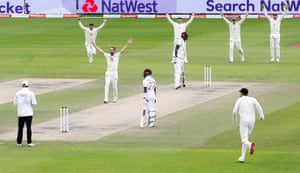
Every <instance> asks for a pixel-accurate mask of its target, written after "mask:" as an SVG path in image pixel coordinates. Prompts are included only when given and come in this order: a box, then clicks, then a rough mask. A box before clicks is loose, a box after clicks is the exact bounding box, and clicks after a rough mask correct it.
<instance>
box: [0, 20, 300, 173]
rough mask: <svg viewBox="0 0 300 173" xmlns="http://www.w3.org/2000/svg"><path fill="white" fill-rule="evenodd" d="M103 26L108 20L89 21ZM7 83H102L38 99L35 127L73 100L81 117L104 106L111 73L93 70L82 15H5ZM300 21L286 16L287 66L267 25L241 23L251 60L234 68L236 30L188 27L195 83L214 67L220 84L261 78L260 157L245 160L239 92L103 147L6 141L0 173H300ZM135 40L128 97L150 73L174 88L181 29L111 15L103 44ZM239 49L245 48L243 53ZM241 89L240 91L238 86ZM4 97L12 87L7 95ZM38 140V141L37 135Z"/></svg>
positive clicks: (4, 118)
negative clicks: (273, 48)
mask: <svg viewBox="0 0 300 173" xmlns="http://www.w3.org/2000/svg"><path fill="white" fill-rule="evenodd" d="M82 21H83V23H84V24H85V25H87V24H88V23H89V22H91V21H93V22H94V23H95V24H96V25H98V24H100V23H101V22H102V20H101V19H82ZM0 26H1V28H0V31H2V34H1V35H0V59H1V61H0V81H6V80H11V79H16V78H26V77H44V78H97V79H98V80H97V81H96V82H92V83H89V84H86V85H84V86H80V87H76V88H73V89H68V90H62V91H59V92H54V93H48V94H43V95H41V96H38V101H39V105H38V106H37V107H36V115H37V116H36V117H35V120H34V123H38V122H42V121H46V120H49V119H52V118H54V117H57V107H59V106H60V105H62V104H67V105H69V106H70V107H71V109H72V110H73V111H79V110H82V109H85V108H88V107H93V106H96V105H99V104H101V103H102V98H103V83H104V82H103V77H104V72H105V68H106V63H105V61H104V58H103V57H102V56H100V55H99V54H98V55H97V57H96V60H95V63H94V64H88V62H87V57H86V53H85V47H84V35H83V31H82V30H81V29H80V28H79V26H78V24H77V20H76V19H1V20H0ZM299 26H300V20H299V19H284V20H283V22H282V28H281V52H282V55H281V57H282V58H281V62H280V63H279V64H271V63H269V24H268V22H267V20H266V19H259V20H257V19H249V20H247V21H245V23H244V24H243V25H242V43H243V48H244V51H245V57H246V63H241V62H240V61H239V58H238V54H236V56H235V57H236V58H235V60H236V61H235V63H233V64H229V63H228V41H229V40H228V39H229V38H228V37H229V35H228V27H227V25H226V23H225V22H224V21H223V20H217V19H207V20H204V19H195V21H194V22H193V23H192V24H191V25H190V26H189V28H188V32H189V33H190V38H189V41H188V55H189V64H187V65H186V66H185V70H186V73H187V79H188V80H197V81H199V80H202V75H203V73H202V71H203V69H202V68H203V65H204V64H212V67H213V81H216V80H217V81H234V82H237V81H240V82H258V83H259V84H258V85H256V86H255V87H253V88H250V92H251V93H250V95H253V96H255V97H257V98H258V100H259V101H260V102H261V103H262V105H263V108H264V110H265V113H266V120H265V121H264V122H257V124H256V128H255V131H254V132H253V136H252V138H253V139H254V140H255V141H256V142H257V151H256V153H255V155H254V156H251V157H247V162H246V163H245V164H238V163H237V162H236V159H237V158H238V156H239V154H240V142H239V135H238V130H237V128H236V127H234V126H232V125H231V117H230V115H231V113H230V112H231V109H232V106H233V104H234V101H235V99H236V98H237V97H238V94H237V93H232V94H230V95H227V96H224V97H222V98H220V99H217V100H213V101H210V102H207V103H204V104H200V105H196V106H194V107H191V108H188V109H185V110H182V111H179V112H177V113H174V114H171V115H169V116H166V117H164V118H162V119H159V121H158V125H159V126H158V128H156V129H145V130H140V129H138V128H133V129H129V130H126V131H123V132H120V133H117V134H114V135H111V136H108V137H106V138H103V139H101V140H98V141H95V142H83V143H71V142H41V141H35V142H36V143H37V147H35V148H27V147H22V148H16V147H15V142H14V141H1V144H0V152H1V156H2V157H1V158H0V172H25V173H27V172H28V173H29V172H30V173H40V172H64V173H68V172H70V173H71V172H78V173H81V172H82V173H83V172H84V173H86V172H105V173H118V172H120V173H121V172H122V173H125V172H128V173H133V172H161V173H166V172H168V173H169V172H174V173H175V172H176V173H177V172H178V173H182V172H216V173H219V172H228V173H232V172H261V173H266V172H284V173H294V172H295V173H296V172H298V170H299V169H300V166H299V160H300V150H299V144H300V138H299V136H300V126H299V123H300V115H299V114H300V113H299V112H300V94H299V88H300V76H299V71H300V67H299V65H300V60H299V52H300V48H296V47H292V46H291V45H292V44H294V43H298V42H300V33H299ZM129 38H133V39H134V43H133V44H132V45H131V46H130V47H129V48H128V50H127V51H126V53H125V54H124V55H123V56H122V57H121V60H120V64H119V83H120V85H119V90H120V95H121V97H126V96H129V95H132V94H134V93H138V92H139V91H140V90H141V89H140V88H141V87H140V85H141V80H142V76H141V74H142V70H143V69H144V68H145V67H150V68H152V69H153V71H154V76H155V78H156V80H157V82H158V85H162V84H170V83H172V78H173V77H172V76H173V67H172V64H170V59H171V56H170V55H171V51H172V44H173V43H172V38H173V31H172V27H171V26H170V24H169V23H168V22H167V20H166V19H108V23H107V25H106V26H105V27H104V28H103V30H101V31H100V33H99V35H98V39H97V43H98V45H100V46H101V47H102V48H103V49H104V50H108V48H109V46H111V45H115V46H116V47H117V48H120V47H121V46H123V45H124V44H125V43H126V41H127V39H129ZM236 53H237V52H236ZM237 90H238V88H237ZM1 92H5V91H1ZM14 115H15V108H14V107H13V106H12V104H11V103H8V104H3V105H0V121H1V124H0V132H1V133H2V132H5V131H8V130H14V129H15V126H16V125H15V124H16V119H15V116H14ZM33 139H34V137H33Z"/></svg>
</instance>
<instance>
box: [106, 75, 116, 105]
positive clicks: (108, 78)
mask: <svg viewBox="0 0 300 173" xmlns="http://www.w3.org/2000/svg"><path fill="white" fill-rule="evenodd" d="M110 83H112V88H113V102H116V101H117V100H118V72H112V71H106V72H105V89H104V90H105V92H104V101H106V102H108V93H109V86H110Z"/></svg>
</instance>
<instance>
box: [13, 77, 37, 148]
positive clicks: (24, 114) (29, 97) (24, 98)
mask: <svg viewBox="0 0 300 173" xmlns="http://www.w3.org/2000/svg"><path fill="white" fill-rule="evenodd" d="M21 85H22V89H21V90H19V91H18V92H17V93H16V96H15V98H14V105H15V106H17V112H18V136H17V147H21V146H22V140H23V128H24V124H26V128H27V145H28V146H29V147H34V144H33V143H32V139H31V136H32V131H31V123H32V117H33V109H32V107H33V106H34V105H36V104H37V102H36V98H35V94H34V93H33V92H32V91H30V90H29V89H28V87H29V82H28V81H23V82H22V83H21Z"/></svg>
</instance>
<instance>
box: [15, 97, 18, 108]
mask: <svg viewBox="0 0 300 173" xmlns="http://www.w3.org/2000/svg"><path fill="white" fill-rule="evenodd" d="M14 105H15V106H17V105H18V95H17V94H16V95H15V97H14Z"/></svg>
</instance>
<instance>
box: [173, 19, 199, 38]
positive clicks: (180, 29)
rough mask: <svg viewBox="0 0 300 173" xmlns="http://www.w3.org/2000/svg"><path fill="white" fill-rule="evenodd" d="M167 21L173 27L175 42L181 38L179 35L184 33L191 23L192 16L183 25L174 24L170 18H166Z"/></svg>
mask: <svg viewBox="0 0 300 173" xmlns="http://www.w3.org/2000/svg"><path fill="white" fill-rule="evenodd" d="M167 19H168V21H169V22H170V23H171V24H172V25H173V30H174V41H176V39H180V38H181V34H182V33H183V32H185V31H186V28H187V26H188V25H189V24H191V23H192V21H193V19H194V16H192V17H191V18H190V20H188V21H187V22H185V23H181V24H179V23H177V22H174V21H173V20H172V19H171V17H170V16H167Z"/></svg>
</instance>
